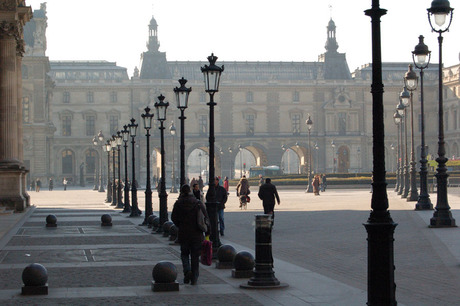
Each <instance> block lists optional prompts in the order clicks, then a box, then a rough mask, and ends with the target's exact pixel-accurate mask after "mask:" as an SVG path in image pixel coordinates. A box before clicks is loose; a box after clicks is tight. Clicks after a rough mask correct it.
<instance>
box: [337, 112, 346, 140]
mask: <svg viewBox="0 0 460 306" xmlns="http://www.w3.org/2000/svg"><path fill="white" fill-rule="evenodd" d="M338 120H339V122H338V123H339V124H338V126H339V135H345V134H346V133H347V114H346V113H338Z"/></svg>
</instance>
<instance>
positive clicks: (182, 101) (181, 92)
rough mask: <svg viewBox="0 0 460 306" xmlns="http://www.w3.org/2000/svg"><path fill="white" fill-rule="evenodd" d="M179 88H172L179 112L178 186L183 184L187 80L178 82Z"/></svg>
mask: <svg viewBox="0 0 460 306" xmlns="http://www.w3.org/2000/svg"><path fill="white" fill-rule="evenodd" d="M179 83H180V87H176V88H174V93H175V94H176V103H177V108H178V109H179V110H180V117H179V119H180V186H182V185H184V184H185V183H186V182H185V127H184V126H185V125H184V121H185V119H187V117H185V116H184V111H185V109H186V108H187V107H188V97H189V95H190V92H191V91H192V87H190V88H187V87H185V84H186V83H187V80H186V79H184V77H182V78H181V79H180V80H179Z"/></svg>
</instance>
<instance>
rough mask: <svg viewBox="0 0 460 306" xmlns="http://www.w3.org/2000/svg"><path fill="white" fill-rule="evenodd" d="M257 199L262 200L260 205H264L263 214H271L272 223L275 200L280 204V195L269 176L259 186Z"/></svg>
mask: <svg viewBox="0 0 460 306" xmlns="http://www.w3.org/2000/svg"><path fill="white" fill-rule="evenodd" d="M257 195H258V196H259V199H261V200H262V205H263V207H264V214H267V215H271V216H272V225H273V221H274V219H275V200H276V202H278V205H280V197H279V195H278V191H277V190H276V186H275V185H273V184H272V180H271V179H270V178H268V177H267V178H266V179H265V184H263V185H262V186H260V187H259V193H258V194H257Z"/></svg>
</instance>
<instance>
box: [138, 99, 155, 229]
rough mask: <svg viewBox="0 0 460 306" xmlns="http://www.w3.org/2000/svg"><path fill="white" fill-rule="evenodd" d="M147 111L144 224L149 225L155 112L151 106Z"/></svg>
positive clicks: (145, 123)
mask: <svg viewBox="0 0 460 306" xmlns="http://www.w3.org/2000/svg"><path fill="white" fill-rule="evenodd" d="M144 111H145V113H143V114H142V115H141V117H142V121H144V129H145V136H146V138H147V150H146V159H147V182H146V183H145V214H144V222H142V225H147V223H148V222H147V219H148V218H149V216H151V215H152V214H153V208H152V188H151V186H150V129H151V128H152V119H153V114H152V113H150V107H148V106H147V107H146V108H145V109H144Z"/></svg>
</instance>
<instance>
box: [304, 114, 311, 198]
mask: <svg viewBox="0 0 460 306" xmlns="http://www.w3.org/2000/svg"><path fill="white" fill-rule="evenodd" d="M305 123H306V124H307V128H308V184H307V192H310V193H311V192H313V186H312V185H311V182H310V181H311V141H310V140H311V139H310V134H311V129H312V127H313V121H312V120H311V117H310V115H309V116H308V119H307V121H306V122H305Z"/></svg>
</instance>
